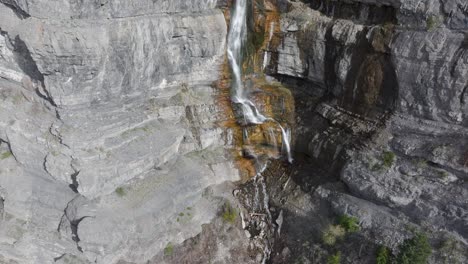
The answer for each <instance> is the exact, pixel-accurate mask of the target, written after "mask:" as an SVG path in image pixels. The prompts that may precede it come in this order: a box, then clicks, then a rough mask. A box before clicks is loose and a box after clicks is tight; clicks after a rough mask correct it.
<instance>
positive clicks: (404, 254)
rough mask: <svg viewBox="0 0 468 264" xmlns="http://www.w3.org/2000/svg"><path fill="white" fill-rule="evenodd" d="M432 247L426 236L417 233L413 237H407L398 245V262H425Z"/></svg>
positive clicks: (404, 263) (423, 263) (421, 263)
mask: <svg viewBox="0 0 468 264" xmlns="http://www.w3.org/2000/svg"><path fill="white" fill-rule="evenodd" d="M431 252H432V249H431V245H430V244H429V242H428V239H427V236H426V235H424V234H422V233H417V234H416V235H415V236H414V237H413V238H411V239H407V240H405V241H404V242H403V244H402V245H401V246H400V254H398V258H397V263H398V264H426V263H427V260H428V258H429V256H430V255H431Z"/></svg>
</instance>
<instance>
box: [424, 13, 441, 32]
mask: <svg viewBox="0 0 468 264" xmlns="http://www.w3.org/2000/svg"><path fill="white" fill-rule="evenodd" d="M441 22H442V21H440V18H439V17H438V16H429V17H428V18H427V20H426V28H427V30H428V31H432V30H434V29H435V28H436V27H438V26H439V25H440V24H441Z"/></svg>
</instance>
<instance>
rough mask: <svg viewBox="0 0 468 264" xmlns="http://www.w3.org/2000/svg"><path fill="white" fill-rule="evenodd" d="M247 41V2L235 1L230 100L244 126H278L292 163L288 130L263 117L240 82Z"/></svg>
mask: <svg viewBox="0 0 468 264" xmlns="http://www.w3.org/2000/svg"><path fill="white" fill-rule="evenodd" d="M273 28H274V24H272V25H271V30H270V39H271V37H272V34H273V30H272V29H273ZM246 39H247V0H236V3H235V7H234V12H233V14H231V23H230V29H229V34H228V47H227V53H228V59H229V63H230V65H231V69H232V73H233V75H234V78H233V81H232V89H233V94H232V98H231V100H232V101H233V102H234V103H238V104H240V105H241V107H242V113H243V116H244V121H245V123H246V124H262V123H264V122H266V121H273V122H275V123H277V124H278V126H279V127H280V129H281V134H282V141H281V142H282V150H283V151H284V152H285V153H286V157H287V159H288V161H289V162H290V163H291V162H292V161H293V159H292V154H291V146H290V141H291V136H290V133H289V130H285V129H284V128H283V127H282V126H281V124H280V123H279V122H277V121H276V120H274V119H273V118H269V117H265V116H264V115H263V114H262V113H260V111H259V110H258V108H257V107H256V106H255V104H254V103H253V102H252V101H251V100H250V99H249V97H248V96H249V93H248V91H247V90H246V87H245V86H244V83H243V82H242V47H243V46H244V43H245V41H246Z"/></svg>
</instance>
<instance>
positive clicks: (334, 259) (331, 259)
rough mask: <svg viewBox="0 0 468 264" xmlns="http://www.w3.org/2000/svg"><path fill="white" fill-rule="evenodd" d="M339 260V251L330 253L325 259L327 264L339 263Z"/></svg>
mask: <svg viewBox="0 0 468 264" xmlns="http://www.w3.org/2000/svg"><path fill="white" fill-rule="evenodd" d="M340 261H341V252H340V251H338V252H336V253H335V254H334V255H331V256H329V257H328V259H327V264H340Z"/></svg>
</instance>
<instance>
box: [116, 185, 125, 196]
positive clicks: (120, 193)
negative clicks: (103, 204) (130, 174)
mask: <svg viewBox="0 0 468 264" xmlns="http://www.w3.org/2000/svg"><path fill="white" fill-rule="evenodd" d="M115 193H116V194H117V195H118V196H120V197H123V196H125V194H126V193H125V189H124V188H123V187H117V189H115Z"/></svg>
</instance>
